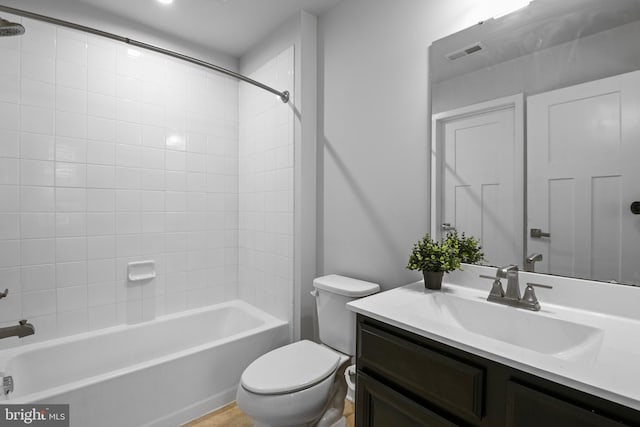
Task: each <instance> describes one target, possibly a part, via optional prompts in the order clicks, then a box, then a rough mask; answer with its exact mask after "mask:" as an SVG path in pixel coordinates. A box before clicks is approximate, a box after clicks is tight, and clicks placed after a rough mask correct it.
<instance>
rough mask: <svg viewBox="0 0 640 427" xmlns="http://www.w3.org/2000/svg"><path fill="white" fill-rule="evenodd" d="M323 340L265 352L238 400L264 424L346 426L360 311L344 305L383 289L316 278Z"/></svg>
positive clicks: (242, 383)
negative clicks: (346, 376)
mask: <svg viewBox="0 0 640 427" xmlns="http://www.w3.org/2000/svg"><path fill="white" fill-rule="evenodd" d="M313 286H314V288H315V289H314V291H313V292H312V294H313V295H314V296H315V297H316V309H317V311H318V328H319V331H320V341H321V342H322V344H316V343H314V342H312V341H307V340H303V341H298V342H295V343H293V344H289V345H286V346H284V347H280V348H277V349H275V350H273V351H270V352H269V353H267V354H265V355H263V356H260V357H259V358H257V359H256V360H254V361H253V363H251V364H250V365H249V366H248V367H247V369H245V370H244V372H243V373H242V377H241V379H240V385H239V386H238V392H237V395H236V401H237V403H238V406H239V407H240V409H241V410H242V411H243V412H244V413H246V414H247V415H249V416H250V417H252V418H253V420H254V423H255V424H254V425H255V426H256V427H259V426H265V427H266V426H274V427H275V426H277V427H290V426H291V427H293V426H317V427H329V426H334V427H338V426H344V425H346V423H345V419H344V417H343V415H342V413H343V410H344V399H345V396H346V393H347V385H346V382H345V379H344V370H345V369H346V368H347V366H348V365H349V364H350V361H351V356H353V355H354V354H355V344H356V343H355V334H356V322H355V313H353V312H352V311H350V310H348V309H347V308H346V307H345V304H346V303H348V302H349V301H353V300H354V299H358V298H362V297H364V296H367V295H371V294H374V293H376V292H378V291H379V290H380V286H379V285H377V284H375V283H370V282H365V281H362V280H356V279H351V278H348V277H344V276H338V275H335V274H332V275H329V276H323V277H319V278H317V279H315V280H314V281H313Z"/></svg>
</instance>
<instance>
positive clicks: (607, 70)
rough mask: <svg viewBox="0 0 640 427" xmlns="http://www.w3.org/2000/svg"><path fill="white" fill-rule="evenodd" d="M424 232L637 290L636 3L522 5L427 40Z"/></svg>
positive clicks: (528, 265)
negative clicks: (428, 152)
mask: <svg viewBox="0 0 640 427" xmlns="http://www.w3.org/2000/svg"><path fill="white" fill-rule="evenodd" d="M429 64H430V65H429V67H430V78H431V108H432V114H433V115H432V141H431V143H432V154H433V155H432V157H433V159H432V185H433V188H432V224H431V227H432V234H434V235H442V234H443V233H446V232H447V231H448V230H453V229H455V230H457V231H458V232H465V233H466V234H471V235H474V236H476V237H479V238H480V239H481V241H482V244H483V247H484V249H485V253H486V258H487V263H488V264H490V265H507V264H512V263H517V264H519V265H520V267H521V268H522V269H523V270H528V271H536V272H541V273H549V274H558V275H564V276H571V277H579V278H587V279H595V280H602V281H608V282H612V283H622V284H630V285H640V0H533V1H532V2H530V3H529V5H528V6H525V7H523V8H521V9H519V10H516V11H513V12H512V13H510V14H508V15H505V16H502V17H499V18H490V19H487V20H486V21H484V22H481V23H479V24H477V25H475V26H473V27H471V28H468V29H465V30H463V31H460V32H458V33H455V34H452V35H450V36H447V37H445V38H443V39H440V40H438V41H436V42H435V43H433V45H432V46H431V47H430V53H429Z"/></svg>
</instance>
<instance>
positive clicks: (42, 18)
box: [0, 5, 289, 104]
mask: <svg viewBox="0 0 640 427" xmlns="http://www.w3.org/2000/svg"><path fill="white" fill-rule="evenodd" d="M0 10H1V11H4V12H7V13H12V14H14V15H19V16H22V17H25V18H30V19H35V20H37V21H43V22H48V23H50V24H55V25H60V26H63V27H67V28H72V29H74V30H79V31H84V32H86V33H91V34H95V35H98V36H102V37H106V38H109V39H112V40H117V41H119V42H123V43H126V44H129V45H131V46H135V47H141V48H143V49H147V50H151V51H153V52H157V53H161V54H163V55H167V56H172V57H174V58H178V59H181V60H183V61H187V62H191V63H192V64H196V65H200V66H201V67H205V68H208V69H210V70H214V71H217V72H219V73H222V74H226V75H228V76H231V77H235V78H236V79H238V80H242V81H243V82H247V83H249V84H252V85H254V86H257V87H259V88H261V89H264V90H266V91H268V92H271V93H273V94H275V95H278V96H279V97H280V99H281V100H282V102H284V103H285V104H286V103H287V102H289V92H288V91H286V90H285V91H283V92H280V91H279V90H276V89H274V88H272V87H270V86H267V85H265V84H264V83H260V82H259V81H256V80H253V79H251V78H249V77H247V76H243V75H242V74H239V73H236V72H235V71H231V70H228V69H226V68H223V67H220V66H218V65H215V64H211V63H209V62H205V61H202V60H200V59H197V58H194V57H191V56H187V55H183V54H181V53H178V52H174V51H172V50H168V49H163V48H161V47H158V46H154V45H151V44H147V43H143V42H139V41H137V40H132V39H129V38H127V37H122V36H119V35H117V34H113V33H109V32H106V31H101V30H98V29H95V28H91V27H86V26H84V25H80V24H74V23H73V22H69V21H63V20H62V19H57V18H52V17H50V16H45V15H40V14H37V13H33V12H28V11H26V10H21V9H14V8H12V7H8V6H3V5H0Z"/></svg>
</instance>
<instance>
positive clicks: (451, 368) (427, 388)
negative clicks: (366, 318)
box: [357, 323, 484, 419]
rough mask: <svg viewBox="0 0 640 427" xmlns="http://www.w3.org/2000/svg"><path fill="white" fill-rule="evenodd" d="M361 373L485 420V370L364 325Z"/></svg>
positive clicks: (360, 340)
mask: <svg viewBox="0 0 640 427" xmlns="http://www.w3.org/2000/svg"><path fill="white" fill-rule="evenodd" d="M358 340H359V342H358V359H357V364H358V369H360V370H363V371H364V372H375V373H376V374H378V375H380V376H382V377H384V378H385V379H387V380H389V381H390V382H392V383H394V384H397V385H398V386H400V387H402V388H403V389H405V390H407V391H409V392H412V393H414V394H416V395H418V396H421V397H423V398H425V399H428V400H429V401H431V402H432V403H435V404H436V405H438V406H440V407H442V408H443V409H446V410H449V411H453V412H455V413H461V414H463V415H466V416H469V417H471V418H475V419H480V418H481V417H482V406H483V390H484V370H483V369H480V368H477V367H475V366H473V365H470V364H467V363H464V362H461V361H459V360H457V359H452V358H451V357H448V356H446V355H444V354H441V353H438V352H435V351H433V350H430V349H428V348H426V347H423V346H420V345H418V344H415V343H412V342H409V341H406V340H404V339H402V338H400V337H397V336H395V335H392V334H390V333H388V332H385V331H382V330H380V329H378V328H376V327H373V326H371V325H367V324H365V323H360V333H359V335H358Z"/></svg>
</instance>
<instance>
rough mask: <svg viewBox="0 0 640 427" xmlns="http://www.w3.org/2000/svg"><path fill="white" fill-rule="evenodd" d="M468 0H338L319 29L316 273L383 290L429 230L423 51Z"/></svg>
mask: <svg viewBox="0 0 640 427" xmlns="http://www.w3.org/2000/svg"><path fill="white" fill-rule="evenodd" d="M479 9H480V8H479V7H478V6H475V5H472V2H471V1H470V0H446V1H445V0H396V1H388V0H344V1H343V2H342V3H340V4H338V5H337V6H336V7H334V8H333V9H331V10H330V11H329V12H327V13H326V14H324V15H322V16H321V17H320V19H319V25H318V61H319V62H318V85H319V86H318V98H319V99H318V139H317V143H318V181H319V182H318V272H319V273H320V274H330V273H337V274H344V275H348V276H352V277H356V278H360V279H363V280H371V281H374V282H377V283H380V284H381V285H382V287H383V288H385V289H388V288H391V287H395V286H398V285H402V284H406V283H408V282H411V281H414V280H417V279H419V278H420V275H419V273H416V272H411V271H408V270H406V269H405V266H406V263H407V259H408V255H409V252H410V250H411V247H412V245H413V243H414V242H415V241H416V240H418V239H419V238H420V237H422V236H423V235H424V233H425V232H427V231H428V229H429V220H430V218H429V210H430V207H429V189H430V182H429V181H430V178H429V166H428V165H429V158H428V141H429V138H428V135H429V122H430V119H429V117H430V113H429V107H428V105H429V104H428V96H429V94H428V71H427V70H428V68H427V67H428V64H427V62H428V59H427V58H428V56H427V49H428V46H429V45H430V44H431V43H432V42H433V41H434V40H436V39H438V38H440V37H442V36H444V35H446V34H449V33H451V32H453V31H457V30H460V29H461V28H464V27H465V26H468V25H470V24H471V23H473V22H477V21H478V20H480V19H483V18H486V17H487V16H482V12H483V11H482V10H479Z"/></svg>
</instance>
